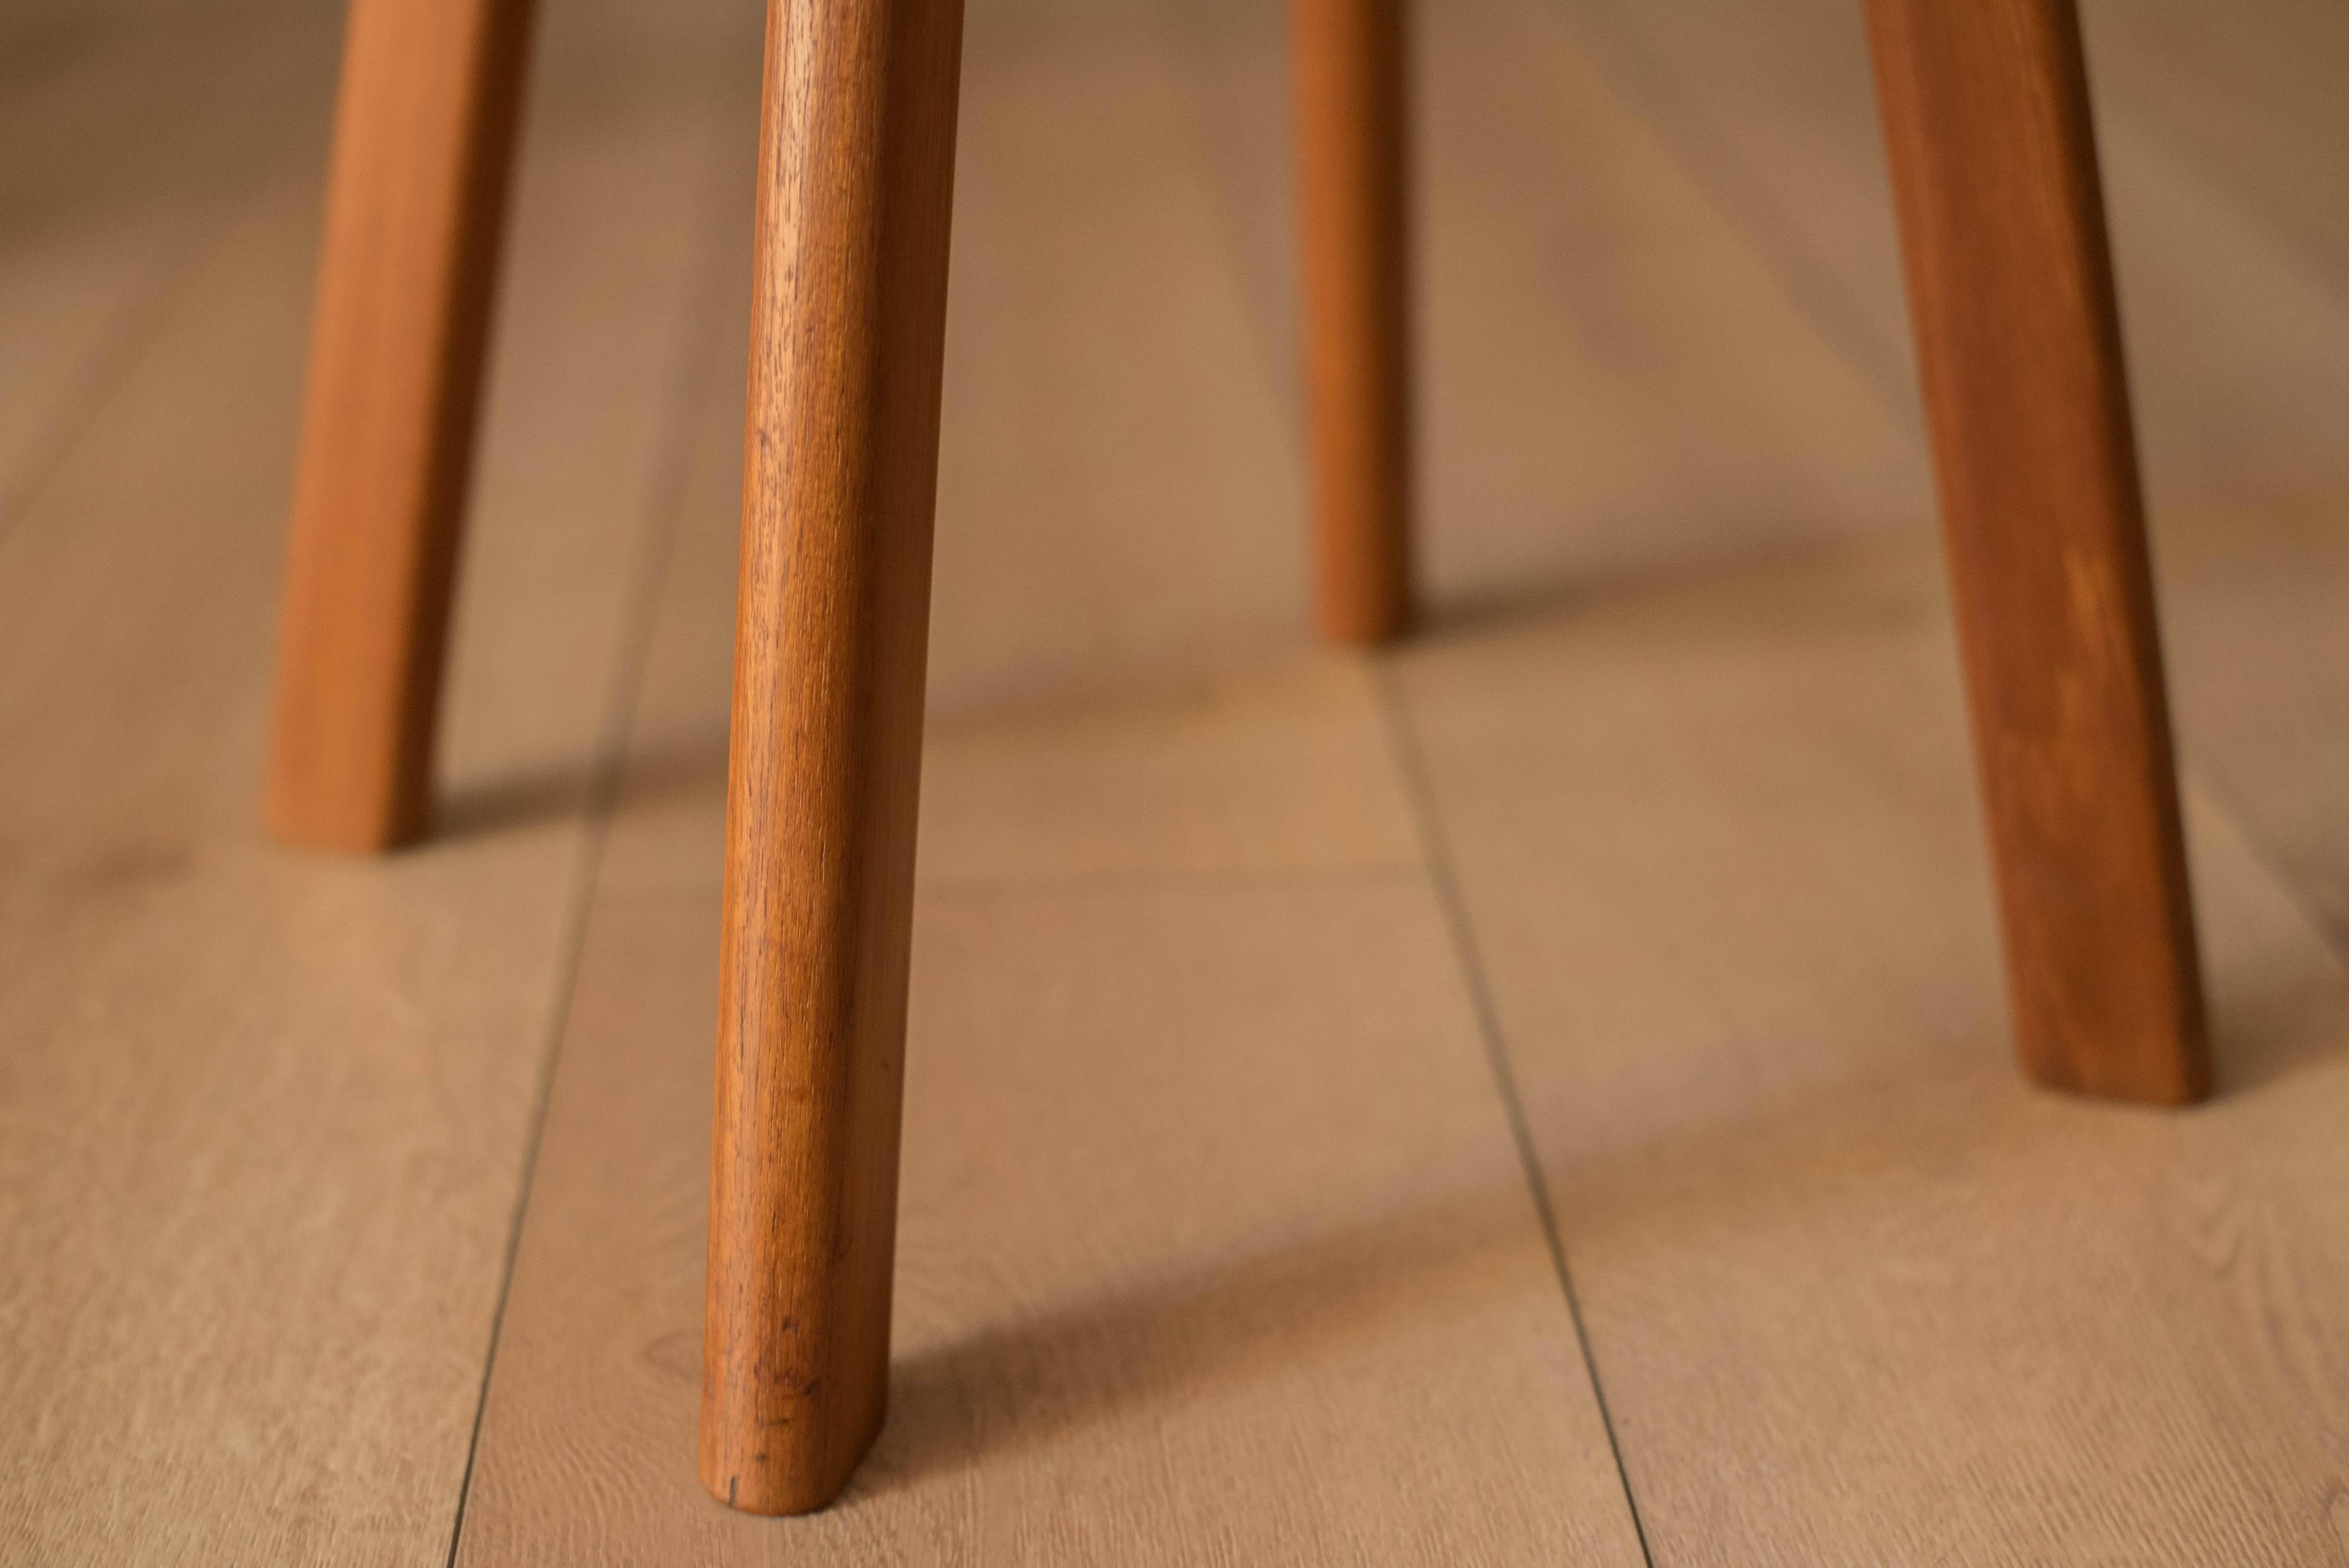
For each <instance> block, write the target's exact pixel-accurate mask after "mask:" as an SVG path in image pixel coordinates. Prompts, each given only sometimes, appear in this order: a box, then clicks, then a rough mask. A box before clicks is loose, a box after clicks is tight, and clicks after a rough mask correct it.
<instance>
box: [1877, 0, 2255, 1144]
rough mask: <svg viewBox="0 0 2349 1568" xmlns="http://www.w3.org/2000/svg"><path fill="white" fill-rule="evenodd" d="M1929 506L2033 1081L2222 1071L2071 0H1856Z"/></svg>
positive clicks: (2176, 1078) (2139, 1093) (2165, 1087)
mask: <svg viewBox="0 0 2349 1568" xmlns="http://www.w3.org/2000/svg"><path fill="white" fill-rule="evenodd" d="M1868 21H1869V29H1870V33H1871V36H1872V41H1873V44H1874V46H1875V54H1876V68H1877V77H1878V94H1879V98H1880V100H1881V106H1882V108H1883V113H1884V123H1885V129H1886V135H1887V140H1888V143H1889V150H1890V153H1891V161H1892V172H1893V183H1894V188H1895V191H1896V192H1897V195H1898V197H1899V211H1900V226H1901V232H1902V238H1903V240H1904V242H1905V243H1906V248H1907V253H1908V264H1909V301H1910V304H1911V306H1912V308H1913V310H1914V313H1915V316H1916V326H1917V344H1918V356H1919V359H1920V362H1921V364H1922V367H1923V372H1924V379H1925V401H1926V407H1927V409H1928V412H1929V413H1930V418H1931V422H1932V429H1933V447H1934V456H1935V459H1936V463H1937V467H1938V469H1939V474H1940V499H1941V521H1942V527H1943V530H1944V532H1945V536H1946V540H1947V544H1948V552H1949V560H1950V573H1951V583H1952V587H1953V590H1954V593H1955V594H1956V599H1957V611H1958V629H1959V634H1960V636H1961V639H1962V641H1963V645H1964V652H1965V662H1966V674H1967V681H1968V686H1969V687H1970V690H1971V699H1972V707H1973V719H1974V732H1975V742H1976V746H1977V748H1978V755H1979V765H1980V768H1981V770H1982V787H1983V794H1984V797H1985V799H1986V802H1987V805H1988V809H1989V815H1990V830H1991V842H1992V851H1993V853H1994V855H1995V857H1996V861H1997V872H1998V886H1999V896H2000V902H2001V903H2002V910H2003V914H2004V922H2005V935H2006V954H2007V967H2008V974H2009V984H2010V985H2011V987H2012V990H2013V1006H2014V1015H2015V1034H2016V1042H2017V1046H2018V1048H2019V1050H2020V1052H2021V1054H2022V1057H2023V1065H2024V1067H2025V1068H2027V1069H2028V1070H2029V1072H2030V1074H2031V1076H2032V1077H2033V1078H2036V1079H2037V1080H2038V1081H2040V1082H2041V1083H2044V1084H2046V1085H2049V1086H2051V1087H2054V1088H2065V1089H2075V1090H2078V1091H2081V1092H2085V1093H2088V1094H2095V1095H2104V1096H2108V1097H2111V1098H2114V1099H2133V1100H2144V1101H2150V1102H2154V1103H2158V1104H2178V1103H2181V1102H2184V1101H2189V1100H2193V1099H2199V1098H2200V1097H2201V1096H2202V1095H2204V1094H2205V1093H2207V1092H2208V1089H2209V1060H2208V1052H2207V1048H2206V1046H2205V1042H2204V1035H2203V1018H2202V996H2201V983H2200V978H2199V971H2198V967H2197V963H2196V956H2195V942H2194V927H2193V914H2192V911H2191V909H2190V907H2189V903H2188V898H2187V881H2186V858H2185V851H2184V846H2183V842H2182V838H2181V834H2180V830H2179V825H2178V786H2177V778H2176V772H2175V768H2174V764H2173V760H2172V755H2171V744H2170V733H2169V716H2168V701H2167V698H2166V696H2165V695H2164V692H2163V684H2162V673H2161V653H2160V647H2159V643H2158V635H2157V629H2156V624H2155V619H2154V601H2153V581H2152V573H2151V568H2150V565H2149V563H2148V562H2147V552H2146V541H2145V527H2144V519H2143V514H2142V506H2141V502H2140V500H2139V496H2138V490H2137V458H2136V452H2135V449H2134V443H2133V438H2132V436H2131V433H2130V426H2129V408H2128V392H2127V383H2126V380H2125V378H2124V377H2123V374H2122V366H2121V349H2120V332H2119V325H2118V317H2117V315H2116V312H2115V308H2114V302H2113V283H2112V271H2111V265H2110V261H2109V258H2108V256H2107V253H2106V238H2105V220H2104V207H2103V197H2102V194H2101V192H2100V191H2099V188H2098V181H2097V176H2096V155H2095V139H2094V137H2093V134H2092V132H2091V129H2090V125H2089V119H2088V98H2087V79H2086V76H2085V70H2084V68H2083V65H2082V60H2081V53H2080V35H2079V26H2078V22H2077V19H2076V17H2075V15H2074V12H2073V7H2072V3H2071V0H1966V3H1965V4H1962V5H1956V4H1951V3H1949V0H1869V4H1868Z"/></svg>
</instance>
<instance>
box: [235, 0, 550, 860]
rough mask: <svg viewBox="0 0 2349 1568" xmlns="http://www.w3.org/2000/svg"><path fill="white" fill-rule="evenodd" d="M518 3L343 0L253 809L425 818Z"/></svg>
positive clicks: (320, 820)
mask: <svg viewBox="0 0 2349 1568" xmlns="http://www.w3.org/2000/svg"><path fill="white" fill-rule="evenodd" d="M530 15H531V3H530V0H352V4H351V8H350V20H349V25H348V33H347V37H346V40H345V44H344V50H343V80H342V94H341V101H340V104H339V107H338V108H337V110H336V122H335V151H334V160H333V168H332V172H331V174H330V177H329V185H328V191H327V198H326V243H325V247H324V254H323V256H322V259H321V262H320V265H319V273H318V299H317V309H316V322H315V325H313V327H312V330H311V337H310V379H309V388H308V397H307V401H306V404H305V407H304V410H303V420H302V451H301V459H300V465H299V468H298V470H297V472H296V474H295V484H294V522H293V546H292V551H291V553H290V557H289V560H288V563H287V567H286V577H285V624H284V628H283V632H282V635H281V640H280V645H279V651H278V670H277V714H276V729H275V735H274V742H273V746H272V750H271V756H270V764H269V806H268V815H269V824H270V827H271V829H272V830H274V832H275V833H276V834H277V836H278V837H280V838H281V839H284V840H285V841H287V842H289V843H295V844H304V845H309V846H312V847H316V848H320V849H335V850H381V849H387V848H389V847H391V846H393V845H395V844H399V843H403V842H406V841H409V840H412V839H415V838H417V837H419V835H420V834H422V832H423V831H424V828H425V823H426V820H427V817H428V814H429V789H430V784H431V772H432V736H433V725H434V718H435V717H436V714H437V712H438V708H439V703H440V667H441V663H442V655H443V650H444V647H445V645H446V643H447V640H448V637H447V634H448V624H449V600H450V592H451V590H452V588H453V586H454V580H455V568H456V557H457V542H458V534H459V528H460V521H461V518H462V509H463V507H464V502H465V486H466V480H467V476H468V472H469V470H470V468H471V456H472V444H473V426H474V423H475V418H474V416H475V411H476V408H477V407H478V405H479V402H480V391H481V366H482V359H483V352H484V349H485V347H486V345H487V342H488V338H489V320H490V300H491V293H492V283H493V281H494V277H495V273H496V271H497V253H498V236H499V232H500V230H501V229H502V226H503V222H502V219H503V208H504V205H505V191H506V179H507V173H508V170H509V169H510V168H511V166H512V161H513V142H514V128H515V122H516V119H517V116H518V112H519V108H520V103H521V97H522V81H523V57H524V54H525V52H526V48H527V45H528V42H529V35H530Z"/></svg>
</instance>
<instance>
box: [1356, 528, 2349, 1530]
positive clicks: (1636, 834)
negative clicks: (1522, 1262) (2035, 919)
mask: <svg viewBox="0 0 2349 1568" xmlns="http://www.w3.org/2000/svg"><path fill="white" fill-rule="evenodd" d="M1402 684H1403V689H1404V692H1405V694H1406V698H1407V704H1408V708H1409V712H1410V716H1411V722H1412V724H1413V728H1414V731H1415V732H1416V734H1417V735H1418V737H1419V738H1420V744H1421V745H1422V746H1423V748H1424V751H1425V755H1426V758H1427V760H1428V769H1429V774H1430V777H1431V778H1432V779H1433V799H1434V800H1435V803H1436V805H1437V808H1438V810H1439V812H1440V815H1441V818H1442V821H1443V824H1444V827H1443V831H1444V837H1445V840H1446V841H1447V844H1448V846H1449V849H1450V853H1451V856H1452V861H1453V865H1454V871H1455V872H1456V875H1457V877H1458V882H1459V886H1460V888H1461V890H1462V894H1463V898H1464V904H1465V907H1466V910H1467V912H1468V915H1469V918H1470V922H1471V923H1472V926H1473V928H1474V931H1475V941H1476V944H1477V945H1478V948H1479V950H1480V953H1481V956H1482V961H1483V969H1484V973H1485V975H1486V976H1487V977H1488V979H1489V984H1490V988H1491V995H1492V997H1493V1001H1494V1005H1495V1013H1496V1016H1497V1018H1498V1022H1499V1026H1500V1029H1501V1032H1502V1036H1503V1038H1504V1040H1505V1041H1506V1047H1507V1050H1508V1053H1509V1055H1510V1057H1511V1058H1512V1059H1513V1060H1514V1062H1515V1064H1516V1072H1517V1075H1518V1078H1519V1080H1520V1082H1521V1083H1522V1085H1523V1087H1524V1094H1525V1100H1526V1109H1527V1114H1528V1119H1529V1120H1530V1122H1531V1125H1532V1129H1533V1133H1534V1137H1535V1140H1536V1142H1537V1147H1538V1149H1539V1151H1540V1157H1541V1163H1542V1168H1543V1171H1544V1173H1545V1175H1546V1177H1547V1181H1548V1185H1549V1191H1550V1197H1551V1202H1552V1203H1553V1205H1554V1206H1555V1209H1556V1211H1557V1216H1558V1220H1559V1223H1560V1228H1561V1233H1562V1234H1563V1235H1564V1237H1565V1241H1566V1245H1567V1247H1568V1253H1569V1254H1570V1256H1571V1258H1572V1260H1573V1264H1574V1271H1575V1279H1576V1282H1577V1284H1578V1288H1579V1290H1580V1293H1581V1299H1582V1303H1583V1306H1584V1311H1585V1314H1586V1316H1587V1319H1588V1324H1589V1327H1590V1332H1591V1339H1592V1346H1593V1351H1594V1354H1595V1356H1596V1358H1597V1365H1598V1368H1599V1376H1600V1377H1601V1379H1602V1380H1603V1384H1604V1387H1605V1388H1606V1390H1607V1394H1608V1398H1609V1404H1610V1406H1611V1407H1612V1408H1613V1410H1614V1413H1615V1418H1616V1423H1617V1430H1618V1432H1619V1436H1620V1439H1621V1442H1622V1447H1623V1451H1624V1455H1625V1459H1626V1462H1627V1464H1628V1466H1629V1469H1630V1482H1631V1486H1632V1490H1633V1493H1634V1495H1635V1496H1636V1497H1637V1498H1638V1499H1639V1501H1640V1508H1641V1511H1642V1514H1643V1516H1644V1519H1645V1521H1646V1525H1647V1530H1648V1534H1649V1539H1650V1541H1651V1543H1652V1544H1653V1546H1654V1548H1655V1553H1656V1560H1657V1561H1658V1562H1659V1563H1817V1562H1823V1561H1824V1562H1914V1561H1930V1560H1950V1561H1966V1562H1993V1561H1995V1562H2010V1561H2012V1562H2047V1563H2075V1562H2078V1563H2087V1562H2112V1561H2165V1562H2167V1561H2176V1562H2229V1563H2279V1564H2281V1563H2314V1562H2333V1561H2338V1560H2339V1559H2340V1553H2342V1552H2343V1550H2344V1540H2343V1538H2342V1536H2341V1534H2340V1528H2341V1524H2340V1520H2339V1517H2338V1514H2337V1508H2336V1500H2337V1499H2338V1497H2339V1496H2340V1489H2341V1485H2342V1478H2343V1475H2344V1464H2349V1445H2344V1441H2343V1437H2342V1434H2343V1433H2344V1432H2349V1378H2344V1376H2343V1369H2344V1367H2349V1310H2344V1306H2343V1303H2344V1302H2349V1221H2344V1215H2349V1202H2344V1200H2349V1146H2344V1144H2343V1142H2342V1140H2340V1139H2339V1138H2338V1136H2337V1135H2336V1134H2337V1128H2338V1125H2339V1122H2340V1119H2341V1117H2342V1116H2343V1115H2344V1112H2349V973H2344V967H2343V965H2342V964H2341V962H2340V960H2339V959H2338V958H2337V957H2336V956H2335V955H2334V954H2333V952H2332V951H2331V950H2330V949H2329V948H2328V946H2327V945H2326V944H2325V943H2324V941H2323V938H2322V936H2321V934H2319V932H2318V931H2317V930H2316V929H2315V928H2314V927H2313V925H2311V924H2310V923H2309V922H2308V920H2307V919H2306V918H2305V916H2303V915H2302V913H2301V912H2300V910H2299V908H2298V907H2297V905H2296V904H2295V903H2294V902H2293V900H2292V897H2291V895H2290V894H2289V892H2287V890H2286V889H2285V888H2284V887H2283V886H2282V885H2281V884H2280V883H2279V882H2277V881H2276V880H2275V879H2274V878H2273V877H2272V876H2271V874H2270V873H2269V872H2267V871H2266V870H2264V869H2263V867H2262V866H2261V863H2260V861H2259V859H2258V856H2257V854H2256V853H2255V852H2254V851H2252V849H2251V847H2250V846H2248V845H2247V844H2246V843H2245V842H2244V841H2243V840H2242V839H2241V838H2240V836H2239V835H2238V834H2237V833H2236V832H2235V830H2233V828H2232V827H2231V826H2230V823H2229V822H2228V821H2227V820H2226V819H2225V818H2223V817H2222V816H2220V815H2219V814H2217V813H2215V812H2213V811H2212V810H2209V808H2208V807H2207V805H2205V804H2204V803H2202V802H2200V801H2199V800H2198V801H2197V803H2196V806H2197V809H2196V810H2195V811H2194V813H2193V820H2192V829H2193V841H2194V842H2193V848H2194V852H2195V864H2196V869H2197V871H2198V872H2199V875H2200V884H2199V888H2200V894H2201V899H2200V915H2201V925H2202V930H2203V931H2204V933H2205V939H2206V943H2207V944H2208V948H2209V961H2210V973H2211V980H2212V994H2213V1011H2214V1014H2215V1017H2216V1024H2217V1035H2218V1047H2217V1050H2218V1060H2219V1070H2220V1099H2218V1101H2217V1102H2216V1103H2215V1104H2214V1105H2213V1106H2212V1107H2210V1108H2209V1109H2206V1110H2202V1111H2198V1112H2193V1113H2185V1114H2162V1113H2150V1112H2139V1111H2132V1110H2121V1109H2112V1108H2108V1107H2100V1106H2095V1105H2093V1104H2089V1103H2085V1102H2077V1101H2071V1100H2066V1099H2061V1098H2057V1097H2054V1096H2049V1095H2044V1094H2041V1093H2036V1092H2033V1091H2032V1090H2030V1089H2029V1088H2026V1087H2025V1086H2024V1085H2023V1083H2022V1081H2021V1080H2020V1079H2019V1078H2018V1077H2017V1075H2016V1074H2015V1072H2014V1069H2013V1064H2012V1061H2011V1059H2010V1053H2009V1049H2008V1046H2007V1042H2006V1038H2005V1022H2004V1008H2003V1005H2002V996H2001V993H2000V986H1999V978H1998V971H1997V967H1996V959H1995V949H1994V945H1993V934H1992V921H1991V910H1990V903H1989V898H1988V892H1987V888H1986V886H1985V873H1984V867H1983V864H1982V850H1981V846H1980V841H1979V839H1980V832H1979V827H1978V814H1977V810H1976V806H1975V800H1974V798H1973V790H1972V789H1971V768H1970V764H1969V761H1968V759H1967V757H1966V755H1965V747H1964V726H1963V719H1962V714H1961V705H1960V701H1959V694H1958V689H1957V672H1956V661H1955V657H1954V650H1953V649H1952V647H1951V634H1950V630H1949V626H1948V623H1947V618H1946V614H1945V613H1944V610H1943V607H1942V594H1941V591H1940V582H1939V574H1938V573H1937V571H1936V570H1935V565H1934V559H1933V556H1932V554H1931V552H1930V547H1928V546H1923V545H1921V544H1920V547H1919V548H1916V549H1913V550H1905V551H1897V552H1878V553H1872V554H1865V555H1858V556H1848V555H1846V556H1837V557H1834V558H1829V559H1826V560H1824V561H1821V562H1815V563H1807V564H1803V565H1799V566H1788V567H1785V568H1784V569H1780V570H1776V571H1773V572H1766V573H1733V574H1725V575H1723V577H1721V578H1719V579H1718V580H1715V581H1712V582H1705V583H1694V584H1692V585H1686V586H1671V587H1660V588H1658V589H1657V590H1656V591H1654V592H1653V593H1650V594H1645V595H1639V596H1631V597H1627V598H1625V599H1624V600H1621V601H1619V602H1617V603H1610V604H1608V605H1606V606H1602V607H1590V608H1587V609H1585V610H1584V611H1583V612H1582V613H1581V614H1578V615H1573V616H1567V615H1562V614H1551V615H1547V616H1535V617H1528V618H1526V619H1525V620H1523V621H1520V622H1517V623H1514V624H1495V625H1491V626H1486V627H1481V628H1476V629H1473V630H1466V631H1463V632H1462V633H1460V634H1458V635H1457V636H1455V637H1453V638H1450V639H1445V640H1442V641H1439V642H1436V643H1434V644H1433V645H1428V646H1426V647H1424V648H1423V649H1421V650H1418V651H1415V652H1413V653H1412V654H1410V655H1406V656H1405V657H1404V659H1403V661H1402Z"/></svg>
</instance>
